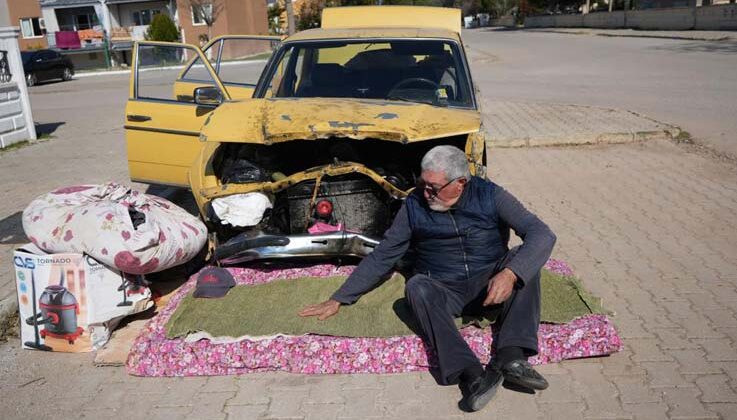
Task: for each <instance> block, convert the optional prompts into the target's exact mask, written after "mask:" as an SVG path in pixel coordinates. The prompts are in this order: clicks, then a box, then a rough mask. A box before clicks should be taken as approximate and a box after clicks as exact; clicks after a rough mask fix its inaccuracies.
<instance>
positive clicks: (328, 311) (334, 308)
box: [299, 299, 340, 321]
mask: <svg viewBox="0 0 737 420" xmlns="http://www.w3.org/2000/svg"><path fill="white" fill-rule="evenodd" d="M339 310H340V302H338V301H337V300H333V299H329V300H326V301H325V302H323V303H318V304H316V305H309V306H306V307H305V308H304V309H302V310H301V311H299V316H317V319H319V320H320V321H324V320H326V319H328V318H330V317H331V316H333V315H335V314H337V313H338V311H339Z"/></svg>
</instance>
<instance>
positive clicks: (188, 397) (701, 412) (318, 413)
mask: <svg viewBox="0 0 737 420" xmlns="http://www.w3.org/2000/svg"><path fill="white" fill-rule="evenodd" d="M497 35H498V34H496V33H494V34H491V33H481V32H478V33H476V32H472V33H470V34H469V38H470V40H471V41H470V42H471V47H472V48H475V49H476V50H478V51H481V50H482V49H483V48H497V47H495V43H496V41H495V38H494V37H496V36H497ZM503 35H504V36H506V37H510V36H511V34H506V33H505V34H503ZM519 36H520V37H522V38H524V37H527V35H525V34H519ZM484 37H488V38H484ZM535 37H536V38H535V39H539V40H540V43H546V42H553V41H551V40H556V39H557V40H559V41H558V42H560V40H561V39H563V38H560V37H566V39H573V40H576V39H579V38H575V37H574V38H571V37H573V36H564V35H552V34H535ZM546 37H550V38H546ZM597 41H598V40H597ZM605 41H609V40H606V39H605ZM637 41H638V42H639V41H641V40H637ZM485 42H489V43H490V46H488V47H487V46H484V45H482V44H483V43H485ZM510 42H516V41H510ZM581 42H584V43H589V42H595V41H591V40H582V41H581ZM629 42H630V40H626V39H625V40H622V43H623V44H629ZM658 42H663V41H658ZM613 45H614V47H616V48H619V45H620V44H618V43H613ZM616 48H614V49H616ZM496 54H497V55H498V57H499V60H500V61H496V62H495V61H493V59H494V58H493V57H490V56H488V55H486V56H484V55H483V54H476V53H474V60H475V61H474V64H473V66H474V70H475V74H476V77H477V79H478V80H480V81H481V82H480V84H481V87H482V89H483V90H484V92H485V93H486V97H485V98H486V99H487V100H496V99H497V98H502V99H506V100H510V99H513V101H514V102H517V101H520V100H521V99H526V100H528V101H531V102H533V103H534V102H535V101H543V102H544V101H551V102H563V103H565V102H579V103H582V101H579V100H575V98H574V97H572V96H570V93H569V96H564V93H565V92H560V94H561V95H562V96H561V98H559V99H557V100H555V99H556V97H555V96H553V94H554V91H553V90H552V89H553V88H552V87H550V86H547V85H546V83H543V82H539V81H534V80H533V81H531V82H530V83H533V84H535V85H537V86H538V87H539V88H540V89H541V92H545V93H546V95H548V96H547V97H543V96H540V97H537V98H535V97H533V96H524V95H523V94H526V95H532V93H533V89H531V88H529V87H528V83H527V82H526V81H525V80H524V79H523V78H522V76H521V75H516V76H515V74H514V73H515V71H513V69H514V68H517V69H518V70H519V69H520V67H519V64H514V62H515V61H514V60H515V59H514V57H517V58H518V59H519V58H520V53H519V52H516V53H509V55H505V54H506V53H503V52H501V51H499V52H497V53H496ZM602 54H603V53H602ZM633 56H634V57H635V58H634V59H633V60H639V56H638V55H635V54H634V53H633ZM545 57H547V60H548V62H547V63H546V67H547V68H548V70H547V71H545V70H543V69H542V66H541V68H537V69H535V70H533V71H532V73H534V74H537V75H538V77H539V78H541V79H542V75H543V74H545V73H546V72H552V73H555V71H554V69H560V68H569V69H570V65H569V61H570V60H573V59H574V58H575V57H571V56H570V54H565V53H561V54H559V55H558V56H556V55H555V54H552V53H551V54H547V55H546V56H545ZM601 59H602V60H605V58H601ZM505 60H506V61H505ZM526 60H528V62H534V61H536V60H537V62H538V63H539V62H540V61H539V58H538V59H534V57H533V58H530V57H528V58H526ZM642 61H647V60H645V59H642ZM504 63H507V64H504ZM592 65H594V66H596V65H597V64H592ZM495 66H496V67H495ZM505 66H508V67H507V69H506V70H504V67H505ZM515 66H517V67H515ZM556 71H557V70H556ZM495 74H497V75H498V76H499V77H498V78H494V77H493V76H494V75H495ZM528 74H529V73H528ZM126 80H127V77H126V76H114V77H105V78H84V79H79V80H75V81H73V82H70V83H57V84H48V85H44V86H40V87H36V88H33V89H32V90H31V91H32V102H33V107H34V112H35V118H36V120H38V121H39V122H41V123H45V124H50V125H48V126H46V127H47V128H48V127H53V126H55V125H57V124H59V123H63V124H62V125H60V126H58V127H57V128H56V130H55V131H54V136H55V138H53V139H52V140H50V141H48V142H46V143H41V144H37V145H33V146H30V147H27V148H24V149H20V150H16V151H12V152H7V153H2V154H0V177H2V179H3V184H2V186H0V191H2V197H3V200H0V217H1V218H2V219H0V233H1V234H0V245H1V246H2V249H3V254H4V255H5V256H7V253H8V252H9V249H11V248H12V246H13V245H14V244H17V243H19V241H22V240H23V238H22V231H20V227H19V225H18V223H17V221H18V213H17V212H19V211H20V210H22V209H23V207H24V206H25V203H27V202H28V201H29V200H30V199H31V198H33V197H34V196H36V195H38V194H40V193H42V192H45V191H48V190H50V189H52V188H54V187H56V186H60V185H67V184H71V183H76V182H99V181H102V180H105V179H116V180H121V181H124V180H125V179H126V176H127V172H126V164H125V159H124V156H125V147H124V144H123V131H122V129H121V125H122V117H123V107H124V104H125V96H126V89H127V88H126ZM495 80H496V81H499V80H503V81H504V83H501V82H498V83H497V82H496V81H495ZM568 86H569V88H570V87H571V86H573V84H569V85H568ZM585 86H589V87H592V86H593V85H592V84H590V83H589V84H586V85H585ZM545 89H547V90H545ZM556 89H558V90H560V88H556ZM589 90H590V91H592V92H593V91H594V90H593V89H589ZM505 91H506V94H505V95H506V96H504V95H502V93H503V92H505ZM515 91H519V92H521V93H520V95H517V96H515V95H513V93H514V92H515ZM610 94H611V95H613V97H614V99H616V96H617V95H618V93H616V92H610ZM583 96H585V95H583V93H579V98H580V97H583ZM599 99H600V101H601V102H597V103H593V105H600V106H604V107H611V106H615V107H623V108H629V105H628V104H627V103H624V102H623V103H622V104H616V103H608V102H606V101H604V97H603V96H602V97H600V98H599ZM590 104H591V103H590ZM635 109H637V108H635ZM640 111H642V110H640ZM660 118H664V116H660ZM665 119H667V118H665ZM669 121H670V122H674V123H677V124H681V125H684V126H685V127H686V128H687V129H691V128H690V127H689V126H688V125H687V124H685V123H683V122H682V121H678V120H675V119H669ZM525 123H526V121H521V122H520V124H521V125H524V124H525ZM691 130H692V131H694V130H693V129H691ZM730 133H732V134H731V140H732V141H737V135H735V131H734V130H732V131H730ZM489 158H490V173H491V176H492V177H493V178H494V179H496V180H497V181H498V182H499V183H501V184H502V185H504V186H506V187H507V188H508V189H510V190H511V191H512V192H514V193H515V194H516V195H517V196H518V197H520V199H521V200H522V201H523V202H524V203H525V204H526V205H528V206H529V207H530V208H531V209H532V210H534V211H536V212H538V213H539V214H540V215H541V217H542V218H543V219H544V220H545V221H547V222H548V223H549V224H550V225H551V227H552V228H553V230H554V231H555V232H556V233H557V234H558V238H559V242H558V245H557V247H556V250H555V252H554V256H555V257H557V258H562V259H565V260H567V261H568V262H570V263H571V264H572V265H573V267H574V269H575V271H576V272H577V273H578V274H579V275H580V277H581V278H582V280H583V282H584V284H585V286H586V287H588V288H589V289H590V290H592V291H593V292H594V293H595V294H597V295H599V296H601V297H603V298H604V303H605V305H606V306H607V307H609V308H611V309H613V310H615V311H616V316H615V317H614V320H615V323H616V325H617V326H618V328H619V330H620V332H621V335H622V336H623V338H624V342H625V350H624V351H623V352H621V353H619V354H616V355H613V356H611V357H607V358H600V359H591V360H575V361H567V362H564V363H560V364H555V365H548V366H544V367H542V368H541V371H542V372H543V373H544V374H545V375H546V376H547V377H548V379H549V380H550V382H551V387H550V389H548V390H546V391H544V392H541V393H538V394H536V395H534V396H530V395H523V394H519V393H515V392H511V391H508V390H501V391H500V393H499V395H498V396H497V398H496V399H495V400H494V402H493V403H492V404H491V405H490V406H489V407H488V408H487V409H486V410H484V411H483V413H480V414H478V415H464V414H462V413H460V412H458V411H457V409H456V402H457V400H458V398H459V393H458V389H457V388H455V387H439V386H437V385H435V384H434V382H433V381H432V379H431V378H430V377H429V375H427V374H424V373H414V374H400V375H335V376H307V375H287V374H256V375H245V376H241V377H213V378H189V379H181V378H178V379H170V378H165V379H151V378H134V377H130V376H127V375H126V374H125V371H124V370H123V369H122V368H94V367H92V365H91V356H90V355H84V354H81V355H80V354H76V355H75V354H44V353H38V352H32V351H24V350H20V349H19V348H18V344H19V343H18V342H17V341H15V340H12V341H10V342H8V343H5V344H0V396H1V397H0V413H3V414H2V417H3V418H24V419H25V418H30V417H37V418H47V417H52V416H53V417H58V418H79V417H84V418H101V417H125V418H130V419H136V418H146V419H154V418H177V417H182V418H202V419H217V418H226V417H228V418H257V417H258V418H308V419H310V418H315V419H329V418H370V417H376V418H396V419H400V418H401V419H406V418H423V419H425V418H437V419H449V418H466V417H468V418H476V417H479V416H483V417H484V418H550V419H559V418H566V419H577V418H641V419H647V420H650V419H659V418H726V419H730V418H737V257H735V256H737V224H736V222H735V221H736V220H737V181H736V180H737V177H736V176H735V175H737V168H735V166H734V165H733V164H729V163H722V162H718V161H714V160H711V159H709V158H707V157H703V156H701V155H698V154H695V153H692V152H691V151H690V149H688V148H684V147H683V146H677V145H674V144H672V143H669V142H662V141H661V142H650V143H645V144H635V145H616V146H594V147H566V148H540V149H491V150H490V151H489ZM4 261H6V263H4V264H2V266H1V267H2V269H1V270H0V280H2V281H6V280H8V279H9V278H10V275H11V274H10V272H11V271H12V270H11V269H10V264H9V263H7V261H8V259H7V258H5V259H4ZM2 286H3V285H2V284H0V290H7V288H3V287H2ZM0 298H1V297H0Z"/></svg>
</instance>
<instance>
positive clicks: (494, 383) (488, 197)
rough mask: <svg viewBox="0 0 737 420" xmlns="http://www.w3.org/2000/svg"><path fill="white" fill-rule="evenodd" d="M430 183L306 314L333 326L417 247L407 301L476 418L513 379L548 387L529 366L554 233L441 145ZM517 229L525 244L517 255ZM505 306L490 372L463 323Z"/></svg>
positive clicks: (442, 373) (426, 174)
mask: <svg viewBox="0 0 737 420" xmlns="http://www.w3.org/2000/svg"><path fill="white" fill-rule="evenodd" d="M421 166H422V173H421V182H420V185H419V186H418V188H416V189H415V190H414V191H413V192H412V193H411V194H410V195H409V196H408V197H407V199H406V200H405V203H404V205H403V206H402V208H401V209H400V210H399V212H398V213H397V216H396V218H395V219H394V221H393V223H392V225H391V227H390V228H389V229H388V230H387V231H386V233H385V234H384V238H383V240H382V241H381V243H380V244H379V245H378V246H377V247H376V249H375V250H374V252H373V253H371V254H370V255H369V256H367V257H366V258H364V259H363V261H361V263H360V264H359V265H358V267H356V269H355V270H354V271H353V273H352V274H351V275H350V276H349V277H348V279H347V280H346V281H345V283H344V284H343V285H342V286H341V287H340V289H338V291H336V292H335V293H334V294H333V296H332V297H331V299H329V300H327V301H325V302H323V303H320V304H316V305H310V306H308V307H306V308H304V309H303V310H302V311H301V312H300V313H299V314H300V315H301V316H318V317H319V319H320V320H324V319H326V318H328V317H330V316H333V315H335V314H336V313H337V312H338V311H339V309H340V306H341V305H342V304H352V303H354V302H355V301H357V300H358V298H359V297H360V296H361V295H363V294H364V293H366V292H367V291H369V290H371V289H372V288H373V287H374V286H376V284H377V283H378V282H379V281H380V280H381V278H382V277H384V276H385V275H386V274H387V273H388V272H389V271H391V270H392V268H393V267H394V265H395V263H397V262H398V261H399V259H400V258H401V257H402V256H403V255H404V254H405V252H406V251H407V250H408V249H409V248H410V247H411V248H412V249H413V251H414V253H415V255H416V260H415V265H414V273H415V274H414V275H413V276H412V277H411V278H410V279H409V280H408V281H407V284H406V286H405V294H406V297H407V300H408V302H409V305H410V307H411V309H412V312H413V313H414V316H415V318H416V319H417V321H418V323H419V325H420V328H421V330H422V335H423V337H422V338H423V339H424V340H425V342H426V343H427V344H428V345H429V347H430V348H432V349H433V350H434V351H435V353H436V354H437V356H438V368H439V377H438V381H439V382H440V383H441V384H453V383H458V382H460V386H461V390H462V391H463V399H462V400H461V401H460V406H461V408H462V409H464V410H469V411H477V410H480V409H481V408H482V407H484V406H485V405H486V404H487V403H488V402H489V401H490V400H491V398H492V397H493V396H494V394H495V392H496V388H497V387H498V386H499V384H500V383H501V382H502V380H506V381H507V382H509V383H512V384H516V385H518V386H522V387H525V388H528V389H545V388H546V387H547V386H548V384H547V381H546V380H545V379H544V378H543V377H542V376H541V375H540V374H539V373H537V372H536V371H535V370H533V369H532V367H531V366H530V364H529V363H528V362H527V358H528V357H530V356H533V355H535V354H537V331H538V326H539V323H540V269H541V268H542V266H543V265H544V264H545V262H546V261H547V259H548V257H550V253H551V252H552V249H553V245H554V244H555V239H556V238H555V235H554V234H553V233H552V232H551V231H550V229H549V228H548V227H547V226H546V225H545V224H544V223H543V222H542V221H540V219H538V218H537V217H536V216H535V215H534V214H532V213H530V212H529V211H527V209H525V207H524V206H523V205H522V204H520V202H519V201H517V199H515V198H514V197H513V196H512V195H511V194H510V193H508V192H507V191H505V190H504V189H503V188H502V187H500V186H498V185H496V184H494V183H493V182H491V181H488V180H485V179H482V178H479V177H475V176H471V174H470V172H469V167H468V161H467V159H466V155H465V154H464V153H463V151H461V150H459V149H458V148H455V147H453V146H437V147H435V148H433V149H431V150H430V151H429V152H427V154H426V155H425V156H424V157H423V159H422V164H421ZM510 228H512V229H513V230H514V231H515V233H516V234H517V235H518V236H519V237H520V238H522V240H523V244H522V245H521V246H519V247H516V248H514V249H512V250H510V249H509V247H508V242H509V232H510ZM489 305H501V307H502V312H501V313H502V315H501V316H500V318H499V319H498V320H497V326H498V336H497V337H496V338H495V340H494V347H495V349H496V357H495V359H494V360H493V361H492V362H491V363H489V365H488V366H487V367H486V369H484V367H483V366H482V364H481V362H480V361H479V359H478V358H477V357H476V355H475V354H474V353H473V351H471V349H470V348H469V347H468V345H467V344H466V342H465V341H464V340H463V338H462V337H461V335H460V333H459V331H458V329H457V327H456V324H455V322H454V318H455V317H458V316H460V315H461V314H462V313H466V312H468V311H474V312H477V311H478V310H479V308H480V307H481V306H489Z"/></svg>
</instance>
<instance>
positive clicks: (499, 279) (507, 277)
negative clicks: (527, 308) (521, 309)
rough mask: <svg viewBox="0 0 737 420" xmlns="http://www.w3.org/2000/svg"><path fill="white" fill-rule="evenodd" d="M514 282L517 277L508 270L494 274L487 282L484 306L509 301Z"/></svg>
mask: <svg viewBox="0 0 737 420" xmlns="http://www.w3.org/2000/svg"><path fill="white" fill-rule="evenodd" d="M516 282H517V275H516V274H514V272H513V271H512V270H510V269H508V268H505V269H504V270H502V271H500V272H498V273H496V275H495V276H494V277H492V278H491V280H489V286H488V287H487V288H486V290H487V295H486V299H484V306H489V305H498V304H500V303H502V302H504V301H505V300H507V299H509V297H510V296H511V295H512V290H514V284H515V283H516Z"/></svg>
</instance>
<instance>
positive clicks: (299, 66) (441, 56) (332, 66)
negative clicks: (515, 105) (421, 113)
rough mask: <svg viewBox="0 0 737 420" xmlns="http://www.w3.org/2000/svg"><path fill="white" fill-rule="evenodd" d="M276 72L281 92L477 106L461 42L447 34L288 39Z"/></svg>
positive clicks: (275, 85) (275, 90)
mask: <svg viewBox="0 0 737 420" xmlns="http://www.w3.org/2000/svg"><path fill="white" fill-rule="evenodd" d="M279 60H280V61H279V62H278V64H277V66H276V71H275V72H274V75H273V76H272V78H271V81H270V82H271V83H270V87H271V96H272V97H276V98H316V97H320V98H370V99H385V100H395V101H408V102H419V103H427V104H431V105H435V106H457V107H472V106H473V101H472V97H471V88H470V83H469V81H468V78H467V77H466V72H465V71H464V67H463V64H462V60H461V59H460V54H459V51H458V48H457V46H456V45H455V43H451V42H448V41H443V40H397V41H380V42H367V41H362V42H325V41H323V42H313V43H296V44H294V45H285V46H284V51H283V52H282V54H281V55H280V59H279Z"/></svg>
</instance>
